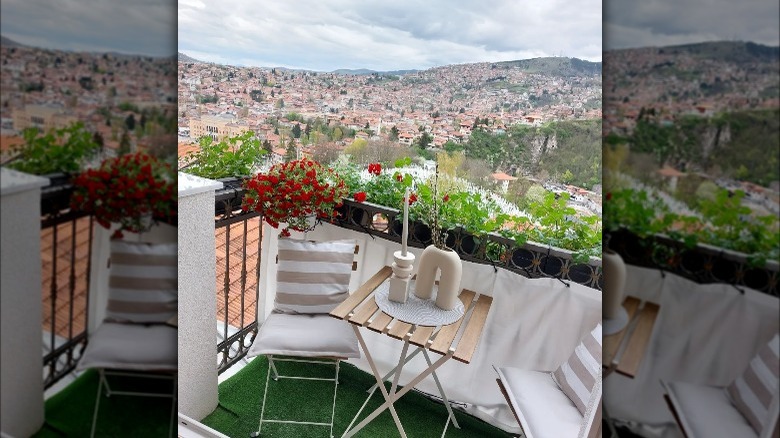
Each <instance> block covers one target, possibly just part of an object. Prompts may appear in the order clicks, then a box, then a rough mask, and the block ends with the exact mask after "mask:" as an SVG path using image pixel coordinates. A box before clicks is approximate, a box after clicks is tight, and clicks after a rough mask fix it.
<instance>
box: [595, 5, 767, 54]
mask: <svg viewBox="0 0 780 438" xmlns="http://www.w3.org/2000/svg"><path fill="white" fill-rule="evenodd" d="M717 40H741V41H752V42H756V43H762V44H766V45H772V46H777V45H779V44H780V3H778V2H776V1H765V0H748V1H745V2H734V1H731V0H680V1H671V0H654V1H653V0H651V1H645V2H630V3H629V2H619V1H609V2H607V3H606V4H605V7H604V48H605V49H618V48H627V47H644V46H667V45H675V44H685V43H693V42H702V41H717Z"/></svg>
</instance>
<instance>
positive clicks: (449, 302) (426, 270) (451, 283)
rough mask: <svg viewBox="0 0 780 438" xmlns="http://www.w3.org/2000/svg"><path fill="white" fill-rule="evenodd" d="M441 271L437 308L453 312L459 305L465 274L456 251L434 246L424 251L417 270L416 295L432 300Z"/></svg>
mask: <svg viewBox="0 0 780 438" xmlns="http://www.w3.org/2000/svg"><path fill="white" fill-rule="evenodd" d="M439 271H441V276H440V278H439V289H438V292H437V294H436V306H438V307H439V308H441V309H444V310H452V309H453V308H455V305H456V304H457V303H458V295H460V279H461V276H462V274H463V263H462V262H461V260H460V257H459V256H458V253H456V252H455V251H452V250H450V249H439V248H436V247H435V246H433V245H430V246H428V247H427V248H425V249H424V250H423V252H422V254H421V255H420V263H419V268H418V269H417V282H416V283H415V289H414V294H415V295H416V296H417V297H418V298H422V299H430V298H431V296H432V295H433V285H434V283H435V281H436V274H437V272H439Z"/></svg>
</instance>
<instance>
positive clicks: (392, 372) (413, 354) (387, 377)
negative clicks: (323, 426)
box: [347, 347, 430, 430]
mask: <svg viewBox="0 0 780 438" xmlns="http://www.w3.org/2000/svg"><path fill="white" fill-rule="evenodd" d="M421 351H423V349H422V348H420V347H417V348H416V349H415V350H414V351H413V352H412V354H410V355H408V356H406V359H404V363H403V365H406V364H407V363H409V361H411V360H412V359H414V357H415V356H417V354H419V353H420V352H421ZM403 365H402V368H403ZM428 365H430V363H429V364H428ZM397 369H398V366H396V367H395V368H393V369H392V370H390V372H389V373H387V374H385V376H384V377H382V381H383V382H385V381H387V379H389V378H390V377H391V376H392V375H393V374H395V371H396V370H397ZM377 388H379V385H378V384H376V383H374V386H372V387H370V388H368V390H367V391H366V392H368V398H366V401H364V402H363V405H362V406H360V409H358V411H357V414H355V416H354V417H353V418H352V421H351V422H350V423H349V426H347V430H349V429H350V428H351V427H352V425H353V424H355V421H356V420H357V419H358V417H360V414H361V413H362V412H363V409H365V408H366V405H367V404H368V401H369V400H371V397H373V396H374V393H375V392H376V389H377Z"/></svg>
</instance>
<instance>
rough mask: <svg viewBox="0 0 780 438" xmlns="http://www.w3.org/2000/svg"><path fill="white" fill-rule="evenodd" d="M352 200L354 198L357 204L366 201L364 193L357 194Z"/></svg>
mask: <svg viewBox="0 0 780 438" xmlns="http://www.w3.org/2000/svg"><path fill="white" fill-rule="evenodd" d="M353 198H355V201H357V202H363V201H365V200H366V192H357V193H355V196H353Z"/></svg>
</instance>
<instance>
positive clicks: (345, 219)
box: [334, 200, 602, 290]
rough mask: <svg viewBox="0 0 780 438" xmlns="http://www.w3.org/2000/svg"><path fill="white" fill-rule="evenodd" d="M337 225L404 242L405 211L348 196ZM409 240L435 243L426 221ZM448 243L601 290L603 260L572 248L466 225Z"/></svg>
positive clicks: (474, 258)
mask: <svg viewBox="0 0 780 438" xmlns="http://www.w3.org/2000/svg"><path fill="white" fill-rule="evenodd" d="M339 213H340V215H339V216H338V219H337V220H336V221H335V222H334V223H335V225H338V226H341V227H344V228H349V229H353V230H356V231H361V232H364V233H367V234H370V235H372V236H377V237H381V238H383V239H386V240H390V241H393V242H399V243H400V242H401V232H402V222H401V221H402V213H401V212H400V211H399V210H396V209H392V208H388V207H384V206H381V205H376V204H371V203H368V202H361V203H359V202H355V201H352V200H345V201H344V205H343V206H342V207H341V209H340V210H339ZM408 244H409V245H410V246H414V247H418V248H424V247H426V246H428V245H430V244H431V230H430V228H428V226H426V225H425V224H422V223H412V224H410V226H409V238H408ZM447 246H449V247H450V248H452V249H454V250H455V251H457V253H458V255H460V258H461V259H462V260H466V261H470V262H475V263H483V264H489V265H492V266H493V267H495V268H496V269H498V268H503V269H508V270H510V271H512V272H516V273H518V274H520V275H523V276H525V277H528V278H543V277H549V278H557V279H559V280H561V281H563V282H564V283H567V282H569V281H572V282H575V283H579V284H582V285H584V286H587V287H590V288H594V289H598V290H601V286H602V279H601V264H600V263H597V262H594V261H591V262H589V263H575V262H574V259H573V254H572V252H571V251H567V250H565V249H561V248H554V247H549V246H544V245H541V244H537V243H534V242H527V243H526V244H525V245H522V246H518V245H517V244H516V243H515V242H514V241H513V240H510V239H507V238H504V237H502V236H500V235H497V234H487V235H484V236H475V235H474V234H472V233H470V232H468V231H467V230H464V229H462V228H456V229H454V230H450V231H449V235H448V237H447Z"/></svg>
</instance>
